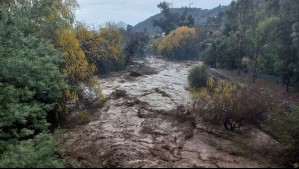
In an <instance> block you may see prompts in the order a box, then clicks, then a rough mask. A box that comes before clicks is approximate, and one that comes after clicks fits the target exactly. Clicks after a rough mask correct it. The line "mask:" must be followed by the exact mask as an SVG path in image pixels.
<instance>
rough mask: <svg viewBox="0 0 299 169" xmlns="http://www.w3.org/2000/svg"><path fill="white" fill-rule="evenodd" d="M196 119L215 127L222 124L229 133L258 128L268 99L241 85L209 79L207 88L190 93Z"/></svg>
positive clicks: (267, 105)
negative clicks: (192, 95)
mask: <svg viewBox="0 0 299 169" xmlns="http://www.w3.org/2000/svg"><path fill="white" fill-rule="evenodd" d="M193 94H194V102H193V109H194V112H195V113H196V114H195V115H196V116H199V117H200V118H202V119H203V120H204V121H207V122H212V123H214V124H224V127H225V128H226V129H228V130H235V129H240V127H241V126H242V125H244V124H255V125H258V124H259V123H260V122H261V121H264V120H265V113H266V112H267V111H268V109H269V103H270V102H269V99H268V98H266V96H265V95H263V94H262V93H261V91H259V90H256V89H253V88H248V87H246V86H245V85H244V84H238V85H235V84H233V83H232V82H229V81H226V80H220V81H218V82H217V81H215V80H214V79H212V78H209V80H208V82H207V87H206V88H202V89H200V90H199V91H193Z"/></svg>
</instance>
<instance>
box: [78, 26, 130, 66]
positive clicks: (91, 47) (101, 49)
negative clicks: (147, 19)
mask: <svg viewBox="0 0 299 169" xmlns="http://www.w3.org/2000/svg"><path fill="white" fill-rule="evenodd" d="M76 36H77V38H78V39H79V41H80V46H81V48H82V50H83V51H84V53H85V55H86V57H87V58H88V60H89V61H90V62H91V63H94V64H96V65H97V68H98V69H99V70H100V68H101V65H105V63H107V62H112V63H113V64H117V63H118V62H120V60H121V59H123V57H124V56H123V55H122V54H123V53H122V52H123V47H122V40H123V36H122V33H121V31H120V30H119V28H118V27H117V26H116V25H115V24H113V23H107V24H106V26H105V27H101V28H99V29H98V30H91V29H90V28H89V27H88V26H87V25H86V24H84V23H77V25H76Z"/></svg>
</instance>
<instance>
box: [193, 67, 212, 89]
mask: <svg viewBox="0 0 299 169" xmlns="http://www.w3.org/2000/svg"><path fill="white" fill-rule="evenodd" d="M207 80H208V67H207V66H206V65H203V64H202V65H197V66H194V67H193V68H192V69H191V70H190V72H189V76H188V81H189V85H190V86H191V87H195V88H200V87H205V86H206V82H207Z"/></svg>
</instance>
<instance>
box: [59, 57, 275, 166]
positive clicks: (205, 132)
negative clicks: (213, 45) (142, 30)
mask: <svg viewBox="0 0 299 169" xmlns="http://www.w3.org/2000/svg"><path fill="white" fill-rule="evenodd" d="M198 63H199V62H194V61H193V62H191V61H190V62H170V61H165V60H162V59H158V58H154V57H149V58H146V59H145V60H142V61H139V64H138V66H135V67H132V68H129V69H128V71H125V72H122V73H117V74H114V75H113V76H110V77H107V78H101V79H100V80H99V82H100V83H101V87H102V90H103V93H104V95H105V97H106V99H107V101H106V103H105V105H104V106H103V107H102V108H100V109H99V110H96V111H95V112H93V113H92V114H93V117H94V118H92V120H91V121H90V122H88V123H85V124H82V125H77V126H75V127H72V128H68V129H63V130H62V134H63V139H62V140H63V146H62V149H63V151H62V153H61V156H62V158H64V159H66V160H69V161H70V162H68V165H69V167H97V168H99V167H143V168H144V167H146V168H147V167H273V165H271V162H269V161H268V160H267V159H266V158H264V157H265V155H264V154H261V153H259V151H257V149H258V147H259V146H260V147H262V148H265V145H267V146H269V147H271V146H270V145H273V144H275V143H274V141H273V140H272V139H271V138H270V137H269V136H267V135H266V134H265V133H263V132H261V131H259V130H257V129H251V130H250V131H249V132H246V134H239V133H229V132H228V131H225V130H223V129H222V127H219V128H217V127H215V128H212V127H207V126H206V125H204V124H202V123H199V122H195V120H194V119H193V118H192V117H191V111H190V110H189V108H188V107H189V106H190V103H191V98H190V94H189V92H188V90H187V88H188V81H187V77H188V71H189V70H190V69H191V68H192V66H193V65H196V64H198ZM149 69H150V71H149ZM132 72H133V74H132ZM136 73H137V74H138V76H133V75H134V74H136ZM236 139H238V140H240V141H238V142H236V141H235V140H236ZM244 147H245V148H246V152H243V151H242V150H243V148H244ZM269 151H271V150H270V149H269ZM248 152H249V153H248ZM248 154H249V155H248Z"/></svg>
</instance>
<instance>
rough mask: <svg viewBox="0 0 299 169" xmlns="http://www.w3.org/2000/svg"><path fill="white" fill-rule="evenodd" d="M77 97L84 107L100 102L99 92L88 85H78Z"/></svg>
mask: <svg viewBox="0 0 299 169" xmlns="http://www.w3.org/2000/svg"><path fill="white" fill-rule="evenodd" d="M78 96H79V100H80V102H82V103H83V104H84V105H92V104H93V103H95V102H96V101H99V100H100V91H99V90H98V89H96V88H95V87H94V86H92V85H90V84H86V83H80V84H79V89H78Z"/></svg>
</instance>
